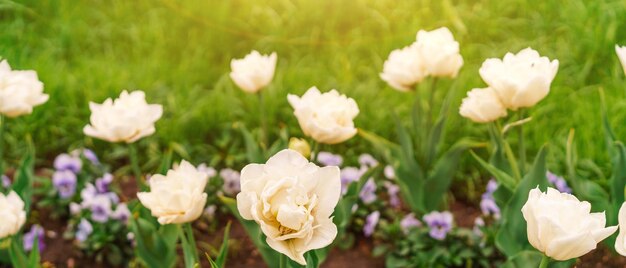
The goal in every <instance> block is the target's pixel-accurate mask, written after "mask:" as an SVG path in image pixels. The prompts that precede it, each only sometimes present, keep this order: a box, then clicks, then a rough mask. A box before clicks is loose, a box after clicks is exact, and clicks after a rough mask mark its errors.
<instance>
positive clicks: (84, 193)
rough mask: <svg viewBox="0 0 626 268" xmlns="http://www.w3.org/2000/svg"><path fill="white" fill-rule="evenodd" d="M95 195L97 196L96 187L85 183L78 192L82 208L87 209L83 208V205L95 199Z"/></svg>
mask: <svg viewBox="0 0 626 268" xmlns="http://www.w3.org/2000/svg"><path fill="white" fill-rule="evenodd" d="M96 195H98V190H96V187H95V186H93V184H91V183H87V185H85V188H83V190H81V191H80V198H82V199H83V207H87V206H85V204H88V203H90V202H91V200H92V199H93V198H94V197H96Z"/></svg>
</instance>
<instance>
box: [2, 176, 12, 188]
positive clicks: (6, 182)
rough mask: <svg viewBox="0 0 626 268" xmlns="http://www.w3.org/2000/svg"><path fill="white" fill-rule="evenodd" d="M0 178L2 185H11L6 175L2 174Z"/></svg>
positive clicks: (7, 186)
mask: <svg viewBox="0 0 626 268" xmlns="http://www.w3.org/2000/svg"><path fill="white" fill-rule="evenodd" d="M0 180H1V181H2V187H4V188H6V189H8V188H9V187H11V179H9V177H8V176H7V175H2V178H0Z"/></svg>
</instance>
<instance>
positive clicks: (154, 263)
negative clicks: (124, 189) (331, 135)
mask: <svg viewBox="0 0 626 268" xmlns="http://www.w3.org/2000/svg"><path fill="white" fill-rule="evenodd" d="M134 211H135V213H136V214H137V215H142V216H139V217H132V218H131V220H130V223H131V229H132V230H133V233H134V234H135V241H136V243H137V247H136V248H135V251H136V254H137V257H138V258H139V259H140V261H141V262H142V263H143V264H144V265H146V266H147V267H149V268H157V267H163V268H169V267H174V265H175V264H176V257H177V254H176V242H177V241H178V236H179V232H180V231H179V227H178V226H177V225H175V224H167V225H159V224H158V223H155V222H154V221H149V220H146V219H150V218H151V217H150V216H147V217H144V216H143V215H149V213H150V212H149V211H146V209H145V208H143V207H142V206H138V207H137V208H136V209H135V210H134Z"/></svg>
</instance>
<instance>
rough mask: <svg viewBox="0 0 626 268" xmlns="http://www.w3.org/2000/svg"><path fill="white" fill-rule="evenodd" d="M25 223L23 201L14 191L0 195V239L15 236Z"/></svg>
mask: <svg viewBox="0 0 626 268" xmlns="http://www.w3.org/2000/svg"><path fill="white" fill-rule="evenodd" d="M25 222H26V211H25V210H24V201H22V199H21V198H20V196H19V195H17V194H16V193H15V192H14V191H11V192H10V193H9V194H7V195H3V194H2V193H0V239H3V238H6V237H9V236H12V235H14V234H16V233H17V232H18V231H19V230H20V228H22V225H24V223H25Z"/></svg>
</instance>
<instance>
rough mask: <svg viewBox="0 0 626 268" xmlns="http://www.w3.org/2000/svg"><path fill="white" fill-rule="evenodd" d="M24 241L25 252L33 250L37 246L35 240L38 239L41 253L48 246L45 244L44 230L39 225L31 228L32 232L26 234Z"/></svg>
mask: <svg viewBox="0 0 626 268" xmlns="http://www.w3.org/2000/svg"><path fill="white" fill-rule="evenodd" d="M23 239H24V250H25V251H31V250H33V246H35V239H37V243H38V244H37V245H38V249H39V252H41V251H43V250H44V248H46V244H44V230H43V228H42V227H41V226H39V225H37V224H35V225H33V226H32V227H30V231H29V232H28V233H25V234H24V237H23Z"/></svg>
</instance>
